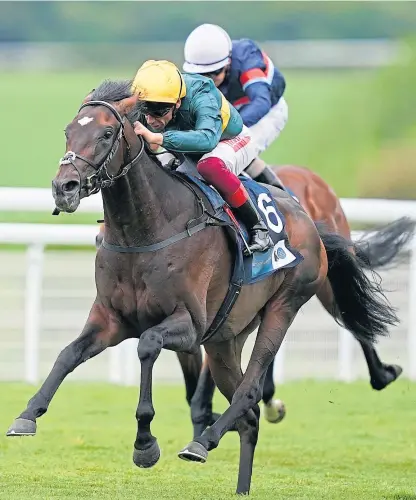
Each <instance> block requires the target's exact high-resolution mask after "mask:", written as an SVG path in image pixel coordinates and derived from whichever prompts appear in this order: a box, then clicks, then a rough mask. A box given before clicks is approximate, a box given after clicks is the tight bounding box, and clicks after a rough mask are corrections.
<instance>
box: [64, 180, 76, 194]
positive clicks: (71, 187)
mask: <svg viewBox="0 0 416 500" xmlns="http://www.w3.org/2000/svg"><path fill="white" fill-rule="evenodd" d="M78 186H79V182H78V181H69V182H66V183H65V184H64V185H63V186H62V188H63V190H64V191H65V192H72V191H76V190H77V189H78Z"/></svg>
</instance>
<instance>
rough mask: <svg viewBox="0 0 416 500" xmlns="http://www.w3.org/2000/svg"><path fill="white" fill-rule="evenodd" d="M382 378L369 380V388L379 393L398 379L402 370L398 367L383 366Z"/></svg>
mask: <svg viewBox="0 0 416 500" xmlns="http://www.w3.org/2000/svg"><path fill="white" fill-rule="evenodd" d="M383 369H384V372H383V376H382V377H381V378H380V379H371V387H372V388H373V389H374V390H376V391H381V390H383V389H384V388H385V387H387V386H388V385H389V384H391V383H392V382H394V381H395V380H396V379H398V378H399V377H400V375H401V374H402V372H403V368H402V367H401V366H399V365H383Z"/></svg>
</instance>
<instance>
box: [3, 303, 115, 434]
mask: <svg viewBox="0 0 416 500" xmlns="http://www.w3.org/2000/svg"><path fill="white" fill-rule="evenodd" d="M121 340H123V338H122V336H121V335H120V328H119V323H118V321H116V320H115V319H114V318H113V317H112V316H111V313H110V312H109V311H107V310H106V309H104V308H103V306H101V305H98V304H94V305H93V306H92V308H91V311H90V314H89V316H88V320H87V322H86V324H85V327H84V329H83V331H82V333H81V335H80V336H79V337H78V338H77V339H75V340H74V341H73V342H71V343H70V344H69V345H67V346H66V347H65V348H64V349H63V350H62V351H61V352H60V354H59V356H58V357H57V359H56V361H55V363H54V365H53V367H52V370H51V371H50V373H49V375H48V377H47V378H46V380H45V381H44V383H43V384H42V386H41V388H40V389H39V391H38V392H37V393H36V394H35V395H34V396H33V397H32V398H31V399H30V400H29V402H28V404H27V408H26V409H25V410H24V411H23V412H22V413H21V414H20V415H19V417H18V418H16V419H15V421H14V422H13V424H12V425H11V427H10V428H9V430H8V431H7V436H33V435H35V434H36V419H37V418H39V417H41V416H42V415H43V414H44V413H46V411H47V410H48V406H49V404H50V402H51V400H52V398H53V396H54V395H55V393H56V391H57V390H58V388H59V386H60V385H61V383H62V382H63V380H64V379H65V377H66V376H67V375H68V374H69V373H71V372H72V371H73V370H74V369H75V368H76V367H77V366H79V365H80V364H81V363H83V362H84V361H87V359H89V358H92V357H94V356H96V355H97V354H99V353H100V352H102V351H104V350H105V349H106V348H107V347H109V346H112V345H116V344H118V343H119V342H121Z"/></svg>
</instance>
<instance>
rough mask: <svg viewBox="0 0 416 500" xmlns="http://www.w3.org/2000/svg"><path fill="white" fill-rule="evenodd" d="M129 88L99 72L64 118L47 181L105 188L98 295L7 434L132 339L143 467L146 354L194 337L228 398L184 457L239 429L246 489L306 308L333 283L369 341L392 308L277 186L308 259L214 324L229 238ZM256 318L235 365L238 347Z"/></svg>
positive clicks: (154, 450)
mask: <svg viewBox="0 0 416 500" xmlns="http://www.w3.org/2000/svg"><path fill="white" fill-rule="evenodd" d="M130 85H131V82H129V81H127V82H111V81H106V82H104V83H103V84H101V85H100V86H99V87H98V88H97V89H96V90H95V91H94V92H93V93H92V96H90V99H91V100H89V101H88V102H86V103H84V104H83V105H82V106H81V108H80V110H79V112H78V114H77V116H76V117H75V118H74V120H73V121H72V122H71V123H70V124H69V125H68V126H67V127H66V137H67V145H66V146H67V147H66V154H65V156H64V157H63V158H62V159H61V162H60V167H59V170H58V173H57V175H56V176H55V178H54V180H53V183H52V187H53V196H54V199H55V203H56V206H57V208H58V209H59V210H61V211H65V212H69V213H71V212H74V211H75V210H76V209H77V208H78V206H79V203H80V200H81V198H84V197H86V196H90V195H91V194H94V193H97V192H98V191H100V190H102V197H103V206H104V220H105V240H104V241H103V244H102V246H101V247H100V249H99V250H98V252H97V256H96V263H95V270H96V275H95V281H96V287H97V294H96V297H95V300H94V302H93V304H92V307H91V311H90V314H89V316H88V319H87V321H86V324H85V327H84V329H83V331H82V333H81V334H80V336H79V337H78V338H77V339H75V340H74V341H73V342H72V343H70V344H69V345H68V346H67V347H65V348H64V349H63V350H62V352H61V353H60V354H59V356H58V358H57V360H56V362H55V364H54V366H53V367H52V370H51V372H50V373H49V375H48V377H47V378H46V380H45V381H44V383H43V384H42V386H41V388H40V389H39V390H38V391H37V392H36V394H35V395H34V396H33V397H32V398H31V399H30V400H29V402H28V405H27V407H26V409H25V410H24V411H23V412H22V413H21V414H20V416H19V417H18V418H17V419H15V421H14V422H13V424H12V426H11V427H10V428H9V430H8V433H7V434H8V435H9V436H22V435H34V434H35V433H36V419H37V418H39V417H40V416H42V415H43V414H44V413H45V412H46V411H47V409H48V406H49V404H50V402H51V400H52V398H53V396H54V394H55V393H56V391H57V390H58V388H59V386H60V384H61V383H62V382H63V380H64V379H65V377H66V376H67V375H68V374H69V373H70V372H72V371H73V370H74V369H75V368H76V367H77V366H79V365H80V364H81V363H82V362H84V361H86V360H88V359H89V358H91V357H93V356H96V355H98V354H99V353H101V352H103V351H104V350H105V349H106V348H107V347H111V346H115V345H117V344H119V343H120V342H122V341H123V340H125V339H127V338H139V339H140V340H139V344H138V349H137V351H138V357H139V360H140V363H141V381H140V397H139V403H138V407H137V412H136V420H137V435H136V440H135V443H134V449H133V460H134V463H135V464H136V465H138V466H139V467H151V466H153V465H154V464H155V463H156V462H157V461H158V460H159V457H160V450H159V446H158V444H157V440H156V438H155V437H154V436H153V435H152V432H151V422H152V420H153V418H154V415H155V411H154V407H153V401H152V372H153V365H154V363H155V361H156V359H157V358H158V356H159V354H160V352H161V349H162V348H165V349H169V350H173V351H176V352H182V353H188V354H191V355H192V354H194V353H195V352H197V351H200V345H201V344H203V345H204V347H205V350H206V353H207V358H208V362H209V367H210V370H211V372H212V374H213V377H214V380H215V383H216V385H217V386H218V387H219V389H220V390H221V392H222V393H223V394H224V396H225V397H226V398H227V399H228V400H229V402H230V406H229V407H228V409H227V410H226V411H225V412H224V414H223V415H222V416H221V417H220V418H219V419H218V420H217V421H216V422H215V423H214V424H213V425H212V426H211V427H210V428H209V429H207V430H205V431H204V432H203V434H202V435H201V436H200V437H198V438H196V439H195V440H194V441H192V442H191V443H189V444H188V445H187V446H186V447H185V448H184V449H183V450H182V451H181V452H180V454H179V455H180V457H181V458H183V459H186V460H192V461H200V462H205V461H206V459H207V456H208V452H209V451H210V450H212V449H214V448H216V447H217V446H218V444H219V442H220V440H221V438H222V437H223V436H224V434H225V433H226V432H227V431H228V430H229V429H230V428H232V427H234V426H236V427H237V430H238V432H239V434H240V465H239V473H238V483H237V493H248V492H249V489H250V483H251V475H252V465H253V457H254V451H255V447H256V444H257V439H258V428H259V414H260V409H259V406H258V402H259V401H260V399H261V397H262V387H263V381H264V377H265V375H266V371H267V368H268V366H269V364H270V363H271V361H272V360H273V358H274V357H275V355H276V353H277V351H278V349H279V347H280V345H281V343H282V341H283V338H284V336H285V334H286V332H287V330H288V328H289V326H290V324H291V323H292V321H293V320H294V318H295V316H296V314H297V312H298V311H299V309H300V308H301V307H302V305H303V304H305V303H306V302H307V301H308V300H309V299H310V298H311V297H312V296H313V295H315V294H316V293H317V292H318V291H319V290H320V289H321V287H322V286H323V285H324V283H325V281H326V280H329V282H330V283H331V286H332V290H333V293H334V300H335V303H336V304H337V307H338V310H339V311H340V317H341V318H342V322H343V324H345V326H346V327H347V328H349V329H350V330H351V331H352V332H353V333H354V335H355V336H356V337H357V338H358V339H360V340H362V341H363V342H368V343H372V342H374V341H375V340H376V339H377V338H378V337H379V336H380V335H385V334H386V333H387V326H388V325H391V324H396V323H397V322H398V318H397V316H396V315H395V313H394V310H393V308H392V307H391V306H390V305H389V303H388V302H387V301H386V300H385V298H384V296H383V293H382V290H381V288H380V286H379V285H378V284H377V283H374V282H373V281H371V280H370V279H369V278H368V277H367V276H366V275H365V273H364V270H363V268H362V265H361V263H360V260H359V259H358V258H357V257H356V256H355V255H354V254H352V253H351V252H349V251H348V248H349V246H350V245H352V242H349V241H347V240H346V239H345V238H343V237H342V236H340V235H337V234H332V233H330V232H329V231H327V230H326V228H325V227H323V225H320V224H314V223H313V221H312V220H311V218H310V217H309V216H308V215H307V214H306V212H305V211H304V210H303V209H302V207H301V206H300V205H299V204H298V203H296V202H295V201H294V200H293V198H292V197H291V196H289V195H288V194H286V193H284V192H282V191H279V190H278V189H273V188H272V189H270V193H271V194H272V196H274V197H275V200H276V203H277V204H278V207H279V209H280V210H281V212H282V214H283V215H284V217H285V220H286V232H287V235H288V238H289V241H290V245H291V247H292V248H293V249H294V251H297V252H299V253H300V254H301V255H302V257H303V260H301V261H300V262H299V263H298V264H297V265H296V266H295V267H292V268H284V269H280V270H279V271H278V272H275V273H274V274H272V275H270V276H268V277H267V278H264V279H263V280H262V281H259V282H257V283H254V284H251V285H247V286H243V287H242V288H241V290H240V293H239V295H238V299H237V301H236V302H235V304H234V307H233V308H232V309H231V311H230V313H229V315H228V317H227V319H226V320H225V322H224V323H223V324H222V325H221V326H220V327H219V328H217V329H214V330H211V329H210V326H211V325H212V322H213V321H214V319H215V318H216V317H217V312H218V311H219V310H220V307H221V305H222V304H223V301H224V297H225V296H226V295H227V290H229V287H230V276H231V271H232V265H233V261H234V259H233V252H232V251H231V250H230V244H229V243H230V242H229V238H228V236H227V233H226V231H225V230H224V228H223V227H216V225H215V221H216V219H215V218H213V217H212V214H211V215H210V211H209V209H207V208H206V207H207V206H209V204H208V201H207V200H206V199H204V197H203V195H202V194H201V193H199V192H198V190H197V189H196V188H194V187H192V186H191V185H190V184H189V183H186V182H184V180H183V179H182V178H181V177H180V176H179V175H177V174H174V173H172V172H170V171H169V170H168V169H166V168H163V167H162V166H161V165H160V164H157V162H156V161H154V160H153V159H152V158H150V156H149V155H148V153H147V152H146V149H145V147H144V143H143V141H142V139H141V138H138V137H137V136H136V135H135V133H134V130H133V125H132V124H133V123H134V121H135V120H137V118H138V109H137V99H136V98H134V97H132V96H130ZM211 224H213V225H211ZM257 327H259V329H258V334H257V336H256V340H255V344H254V348H253V351H252V354H251V358H250V362H249V364H248V367H247V370H246V372H245V374H243V373H242V371H241V363H240V361H241V351H242V348H243V345H244V342H245V340H246V338H247V336H248V335H249V334H250V333H251V332H252V331H253V330H254V329H255V328H257ZM208 332H209V337H208V336H207V333H208Z"/></svg>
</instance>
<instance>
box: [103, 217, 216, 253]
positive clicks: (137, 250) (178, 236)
mask: <svg viewBox="0 0 416 500" xmlns="http://www.w3.org/2000/svg"><path fill="white" fill-rule="evenodd" d="M208 225H209V223H208V220H205V221H204V222H201V223H199V224H197V225H196V226H193V227H190V228H189V229H186V230H185V231H182V233H178V234H175V235H174V236H171V237H170V238H167V239H166V240H163V241H160V242H159V243H154V244H153V245H147V246H143V247H120V246H118V245H111V244H110V243H107V242H106V241H105V239H104V238H103V240H102V242H101V245H102V247H103V248H105V249H106V250H110V251H112V252H120V253H146V252H156V250H160V249H162V248H165V247H168V246H170V245H173V243H176V242H177V241H180V240H183V239H184V238H188V237H190V236H192V235H193V234H195V233H198V232H199V231H202V229H205V228H206V227H207V226H208Z"/></svg>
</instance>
